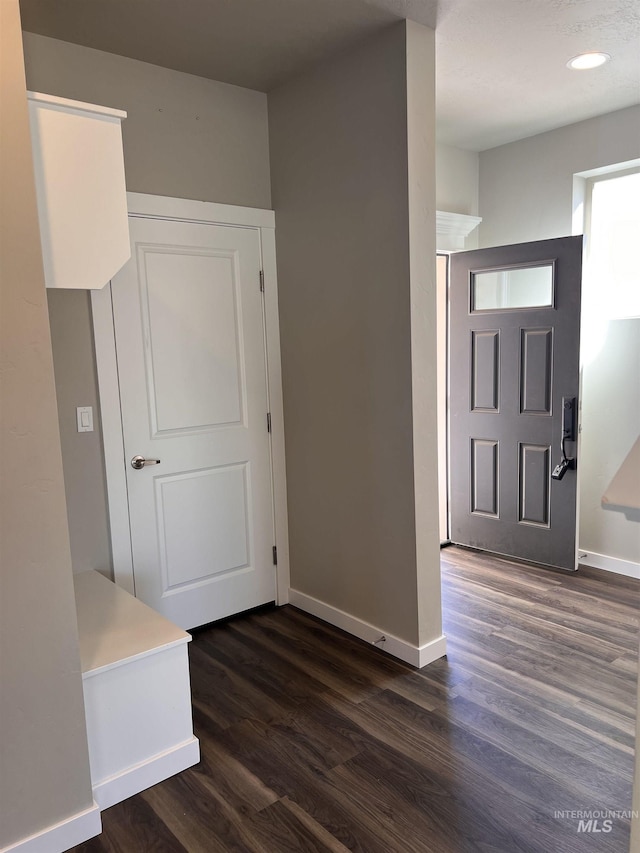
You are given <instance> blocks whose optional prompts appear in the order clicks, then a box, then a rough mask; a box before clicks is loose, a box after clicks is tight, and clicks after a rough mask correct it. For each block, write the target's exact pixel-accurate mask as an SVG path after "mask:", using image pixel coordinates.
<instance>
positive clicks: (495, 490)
mask: <svg viewBox="0 0 640 853" xmlns="http://www.w3.org/2000/svg"><path fill="white" fill-rule="evenodd" d="M581 265H582V237H567V238H563V239H559V240H544V241H540V242H536V243H525V244H520V245H517V246H502V247H497V248H491V249H480V250H477V251H473V252H460V253H457V254H455V255H452V256H451V285H450V294H451V296H450V298H451V337H450V341H451V351H450V386H451V390H450V400H451V404H450V405H451V412H450V422H451V436H450V440H451V466H450V468H451V528H452V529H451V539H452V541H453V542H457V543H459V544H462V545H469V546H472V547H476V548H481V549H483V550H487V551H494V552H496V553H500V554H505V555H508V556H513V557H519V558H522V559H526V560H531V561H533V562H539V563H544V564H547V565H551V566H557V567H560V568H565V569H573V568H575V515H576V471H575V470H574V469H570V470H567V472H566V473H565V475H564V477H563V478H562V479H561V480H554V479H552V476H551V474H552V471H553V469H554V467H555V466H556V465H557V464H558V463H559V462H560V459H561V457H562V450H561V438H562V426H563V424H562V398H563V396H573V397H577V394H578V381H579V380H578V375H579V374H578V371H579V329H580V284H581ZM574 449H575V444H572V443H568V442H565V451H566V453H567V455H568V456H573V455H574V452H573V451H574Z"/></svg>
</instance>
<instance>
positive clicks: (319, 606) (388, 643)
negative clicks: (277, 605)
mask: <svg viewBox="0 0 640 853" xmlns="http://www.w3.org/2000/svg"><path fill="white" fill-rule="evenodd" d="M289 603H290V604H292V605H293V606H294V607H298V608H299V609H300V610H304V612H305V613H310V614H311V615H312V616H317V617H318V618H319V619H323V620H324V621H325V622H328V623H329V624H330V625H335V627H336V628H340V629H342V630H343V631H346V633H347V634H352V635H353V636H354V637H358V639H360V640H364V641H365V643H370V644H371V645H373V646H375V648H377V649H380V650H381V651H383V652H386V653H387V654H389V655H392V656H393V657H395V658H399V659H400V660H402V661H404V662H405V663H409V664H411V666H415V667H417V668H418V669H422V667H423V666H427V664H430V663H433V661H434V660H438V658H441V657H443V656H444V655H445V654H446V653H447V640H446V637H445V636H444V634H442V635H441V636H440V637H437V638H436V639H435V640H431V641H430V642H429V643H425V644H424V645H423V646H413V645H411V643H408V642H407V641H406V640H401V639H400V638H399V637H394V636H393V634H389V633H388V632H387V631H383V630H381V629H380V628H376V626H375V625H371V624H369V622H364V621H363V620H362V619H358V618H357V617H356V616H352V615H351V614H350V613H345V612H344V610H339V609H338V608H337V607H333V606H332V605H330V604H325V602H324V601H319V600H318V599H317V598H313V597H312V596H311V595H306V594H305V593H304V592H299V591H298V590H297V589H290V590H289ZM383 637H384V640H382V638H383Z"/></svg>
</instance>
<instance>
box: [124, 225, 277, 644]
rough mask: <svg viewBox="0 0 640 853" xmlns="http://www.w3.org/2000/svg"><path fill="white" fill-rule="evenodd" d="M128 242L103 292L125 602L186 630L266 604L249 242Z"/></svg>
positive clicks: (264, 482)
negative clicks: (130, 597)
mask: <svg viewBox="0 0 640 853" xmlns="http://www.w3.org/2000/svg"><path fill="white" fill-rule="evenodd" d="M130 233H131V260H130V261H129V262H128V263H127V264H126V265H125V266H124V267H123V269H122V270H121V271H120V273H118V275H117V276H116V277H115V278H114V280H113V281H112V294H113V315H114V326H115V339H116V349H117V360H118V377H119V384H120V397H121V406H122V421H123V434H124V464H125V467H126V471H127V488H128V496H129V517H130V523H131V542H132V551H133V563H134V578H135V591H136V595H137V597H138V598H140V599H142V600H143V601H144V602H146V603H147V604H149V605H150V606H151V607H153V608H154V609H156V610H157V611H159V612H160V613H162V614H164V615H165V616H166V617H167V618H169V619H171V621H172V622H175V623H176V624H178V625H180V626H181V627H183V628H192V627H195V626H197V625H202V624H206V623H207V622H211V621H214V620H216V619H220V618H223V617H225V616H229V615H231V614H233V613H237V612H240V611H242V610H246V609H248V608H251V607H255V606H257V605H260V604H264V603H266V602H269V601H273V600H274V599H275V594H276V593H275V567H274V565H273V551H272V546H273V507H272V493H271V475H270V453H269V435H268V432H267V411H268V403H267V379H266V364H265V337H264V317H263V294H262V293H261V290H260V267H261V263H260V238H259V231H258V230H257V229H255V228H240V227H231V226H224V225H208V224H199V223H190V222H179V221H167V220H155V219H145V218H135V217H132V218H131V220H130ZM135 456H141V457H144V458H145V459H146V460H148V461H149V462H151V460H160V461H159V462H158V463H157V464H146V465H144V467H142V468H139V469H134V468H133V467H132V465H131V460H132V459H133V457H135Z"/></svg>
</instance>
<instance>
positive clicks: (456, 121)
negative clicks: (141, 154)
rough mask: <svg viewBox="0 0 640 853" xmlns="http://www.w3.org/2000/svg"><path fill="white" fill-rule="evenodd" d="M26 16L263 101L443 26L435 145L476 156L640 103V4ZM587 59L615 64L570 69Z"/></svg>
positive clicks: (600, 1) (127, 3)
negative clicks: (582, 56)
mask: <svg viewBox="0 0 640 853" xmlns="http://www.w3.org/2000/svg"><path fill="white" fill-rule="evenodd" d="M21 9H22V17H23V27H24V29H25V30H28V31H30V32H35V33H40V34H42V35H47V36H51V37H53V38H59V39H63V40H65V41H71V42H75V43H77V44H83V45H86V46H89V47H94V48H98V49H100V50H106V51H111V52H113V53H118V54H121V55H123V56H129V57H133V58H136V59H141V60H143V61H145V62H151V63H154V64H156V65H164V66H166V67H168V68H173V69H176V70H180V71H185V72H187V73H190V74H198V75H200V76H203V77H210V78H211V79H214V80H222V81H224V82H228V83H234V84H236V85H239V86H247V87H249V88H252V89H258V90H260V91H265V92H268V91H270V90H271V89H272V88H273V87H274V86H277V85H278V84H279V83H282V82H283V81H284V80H286V79H288V78H289V77H291V76H293V75H295V74H296V73H298V72H299V71H301V70H302V69H303V68H304V67H306V66H308V65H309V64H312V63H313V62H315V61H317V60H319V59H320V58H321V57H323V56H325V55H327V54H329V53H332V52H335V51H337V50H341V49H344V48H347V47H348V46H349V45H350V44H352V43H354V42H355V41H356V40H359V39H361V38H364V37H366V36H367V35H370V34H372V33H373V32H374V31H375V30H376V29H379V28H380V27H383V26H385V25H387V24H389V23H391V22H393V21H394V20H397V18H399V17H408V18H411V19H413V20H416V21H418V22H419V23H423V24H426V25H427V26H431V27H435V30H436V45H437V124H438V140H439V141H440V142H442V143H445V144H448V145H455V146H458V147H460V148H467V149H470V150H475V151H482V150H485V149H487V148H492V147H495V146H497V145H502V144H504V143H506V142H511V141H513V140H516V139H521V138H523V137H526V136H531V135H532V134H535V133H542V132H544V131H547V130H551V129H553V128H556V127H561V126H562V125H566V124H571V123H573V122H576V121H581V120H582V119H585V118H590V117H592V116H595V115H600V114H603V113H607V112H612V111H613V110H617V109H621V108H623V107H627V106H631V105H632V104H637V103H640V0H56V2H55V3H52V2H51V0H21ZM587 50H603V51H606V52H607V53H610V54H611V56H612V61H611V62H610V63H608V64H607V65H605V66H603V67H601V68H598V69H595V70H594V71H583V72H577V71H569V70H568V69H567V68H566V65H565V63H566V61H567V60H568V59H569V58H570V57H572V56H574V55H576V54H578V53H582V52H584V51H587ZM639 147H640V140H639Z"/></svg>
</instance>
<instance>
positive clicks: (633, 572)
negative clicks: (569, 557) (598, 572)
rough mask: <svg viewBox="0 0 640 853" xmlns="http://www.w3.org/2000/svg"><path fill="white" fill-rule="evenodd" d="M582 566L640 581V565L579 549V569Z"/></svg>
mask: <svg viewBox="0 0 640 853" xmlns="http://www.w3.org/2000/svg"><path fill="white" fill-rule="evenodd" d="M580 566H592V567H593V568H594V569H602V570H603V571H605V572H613V573H614V574H616V575H625V576H626V577H628V578H638V580H640V563H634V562H632V561H631V560H621V559H619V558H618V557H608V556H607V555H606V554H596V553H595V552H593V551H584V550H583V549H582V548H578V567H580Z"/></svg>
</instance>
